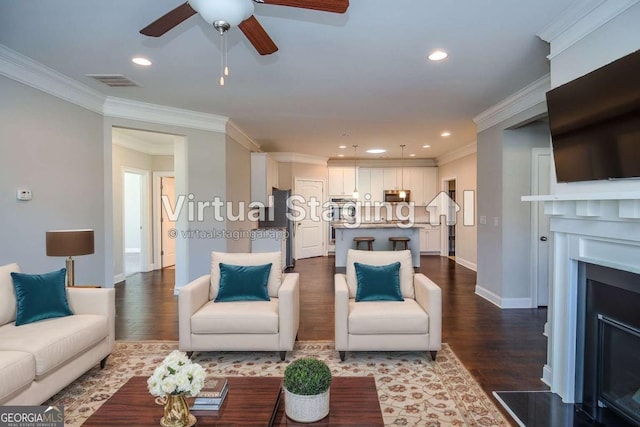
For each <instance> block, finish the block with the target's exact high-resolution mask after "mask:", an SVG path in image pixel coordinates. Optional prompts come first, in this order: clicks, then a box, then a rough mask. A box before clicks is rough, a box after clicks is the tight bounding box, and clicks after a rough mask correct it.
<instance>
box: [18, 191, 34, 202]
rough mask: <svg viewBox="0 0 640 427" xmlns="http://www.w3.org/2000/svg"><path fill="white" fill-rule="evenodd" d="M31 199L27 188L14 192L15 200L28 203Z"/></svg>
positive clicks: (31, 196)
mask: <svg viewBox="0 0 640 427" xmlns="http://www.w3.org/2000/svg"><path fill="white" fill-rule="evenodd" d="M32 198H33V195H32V194H31V190H30V189H28V188H19V189H18V190H17V191H16V199H18V200H22V201H25V202H26V201H29V200H31V199H32Z"/></svg>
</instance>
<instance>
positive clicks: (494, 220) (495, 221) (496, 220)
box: [493, 216, 500, 227]
mask: <svg viewBox="0 0 640 427" xmlns="http://www.w3.org/2000/svg"><path fill="white" fill-rule="evenodd" d="M499 225H500V218H498V217H497V216H494V217H493V226H494V227H497V226H499Z"/></svg>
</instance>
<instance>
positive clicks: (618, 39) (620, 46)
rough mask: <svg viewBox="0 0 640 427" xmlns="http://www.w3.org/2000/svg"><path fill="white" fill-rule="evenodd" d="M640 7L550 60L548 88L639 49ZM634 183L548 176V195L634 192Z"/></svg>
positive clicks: (635, 7)
mask: <svg viewBox="0 0 640 427" xmlns="http://www.w3.org/2000/svg"><path fill="white" fill-rule="evenodd" d="M639 26H640V3H638V4H636V5H634V6H632V7H631V8H629V9H628V10H626V11H625V12H624V13H622V14H621V15H618V16H617V17H615V18H614V19H612V20H611V21H609V22H607V23H606V24H604V25H602V26H601V27H599V28H598V29H597V30H595V31H594V32H592V33H591V34H589V35H587V36H586V37H584V38H583V39H582V40H580V41H578V42H577V43H575V44H574V45H572V46H571V47H569V48H568V49H566V50H564V51H563V52H561V53H560V54H559V55H557V56H555V57H553V58H552V59H551V86H552V87H556V86H560V85H562V84H564V83H567V82H569V81H571V80H574V79H576V78H578V77H580V76H583V75H585V74H587V73H589V72H591V71H594V70H596V69H598V68H600V67H603V66H604V65H607V64H609V63H611V62H613V61H615V60H616V59H619V58H621V57H623V56H625V55H628V54H630V53H633V52H635V51H636V50H638V49H640V30H638V28H639ZM637 189H638V181H637V180H631V181H623V182H620V181H616V182H608V181H591V182H578V183H560V184H558V183H557V181H556V179H555V175H554V176H552V181H551V193H552V194H568V193H591V192H594V193H595V192H597V193H602V192H614V191H637Z"/></svg>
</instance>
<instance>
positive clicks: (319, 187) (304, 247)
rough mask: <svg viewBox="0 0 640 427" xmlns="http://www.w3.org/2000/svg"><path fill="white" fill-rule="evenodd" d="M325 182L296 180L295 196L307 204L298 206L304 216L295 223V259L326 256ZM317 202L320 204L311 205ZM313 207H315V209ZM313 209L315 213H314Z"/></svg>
mask: <svg viewBox="0 0 640 427" xmlns="http://www.w3.org/2000/svg"><path fill="white" fill-rule="evenodd" d="M323 189H324V182H323V181H320V180H312V179H296V180H295V194H296V195H298V196H302V198H303V199H304V200H305V203H303V204H298V203H296V204H297V205H298V206H300V208H302V209H304V215H303V217H302V218H299V219H297V220H296V221H295V225H294V231H293V236H294V246H295V256H294V257H295V259H303V258H311V257H317V256H323V255H324V237H325V234H326V233H325V221H323V220H322V215H321V214H322V211H321V205H322V202H323V200H324V191H323ZM310 200H315V201H317V202H318V203H316V204H313V205H310V204H309V203H308V202H309V201H310ZM311 206H314V207H313V208H312V207H311ZM312 209H313V211H312Z"/></svg>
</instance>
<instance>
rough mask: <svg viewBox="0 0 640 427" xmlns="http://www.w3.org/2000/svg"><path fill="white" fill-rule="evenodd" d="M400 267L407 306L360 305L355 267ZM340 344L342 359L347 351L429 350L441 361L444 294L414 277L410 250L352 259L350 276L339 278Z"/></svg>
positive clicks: (359, 254)
mask: <svg viewBox="0 0 640 427" xmlns="http://www.w3.org/2000/svg"><path fill="white" fill-rule="evenodd" d="M355 262H358V263H361V264H367V265H376V266H380V265H388V264H392V263H394V262H400V291H401V293H402V297H403V298H404V301H360V302H356V301H355V296H356V292H357V288H358V283H357V278H356V271H355V266H354V263H355ZM335 340H336V350H338V352H339V353H340V359H341V360H344V359H345V356H346V352H347V351H378V350H380V351H384V350H386V351H394V350H426V351H429V352H430V353H431V358H432V359H433V360H434V361H435V359H436V353H437V352H438V350H440V348H441V346H442V294H441V290H440V288H439V287H438V285H436V284H435V283H434V282H433V281H431V280H430V279H429V278H427V276H425V275H424V274H421V273H417V274H416V273H414V270H413V266H412V261H411V252H410V251H398V252H392V251H356V250H353V249H351V250H349V252H348V254H347V274H346V275H345V274H336V275H335Z"/></svg>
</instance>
